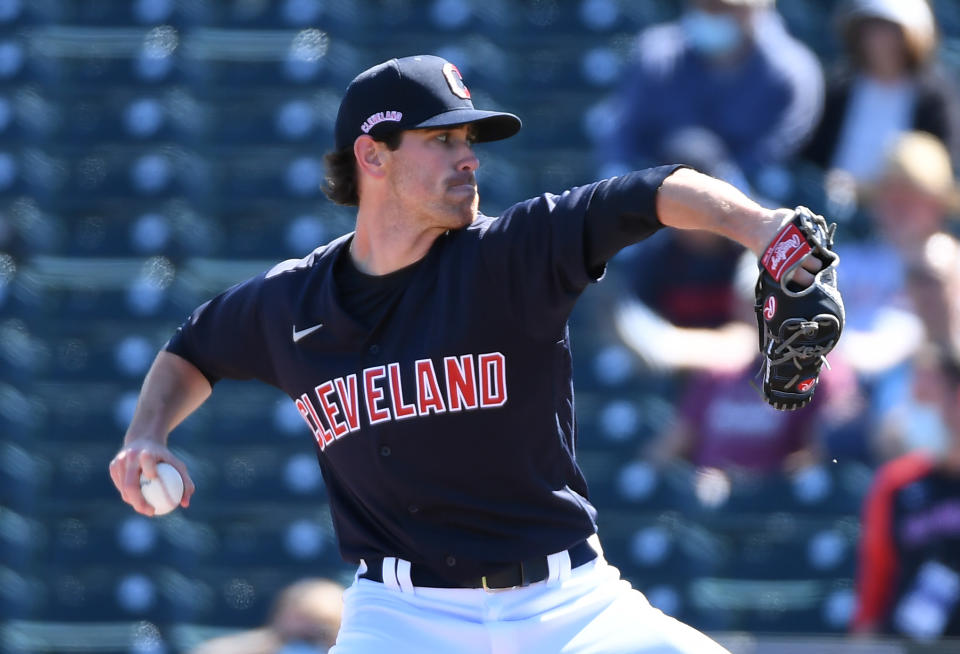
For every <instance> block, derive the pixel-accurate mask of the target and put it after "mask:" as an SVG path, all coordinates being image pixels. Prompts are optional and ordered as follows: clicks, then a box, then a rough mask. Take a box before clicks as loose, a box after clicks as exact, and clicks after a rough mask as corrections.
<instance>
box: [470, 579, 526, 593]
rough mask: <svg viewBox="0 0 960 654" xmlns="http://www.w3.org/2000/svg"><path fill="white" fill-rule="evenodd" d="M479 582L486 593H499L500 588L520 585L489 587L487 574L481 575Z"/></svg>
mask: <svg viewBox="0 0 960 654" xmlns="http://www.w3.org/2000/svg"><path fill="white" fill-rule="evenodd" d="M480 584H481V585H482V586H483V590H485V591H486V592H488V593H499V592H500V591H502V590H513V589H514V588H520V586H504V587H503V588H490V586H488V585H487V576H486V575H483V576H482V577H480Z"/></svg>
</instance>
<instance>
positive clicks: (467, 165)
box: [457, 143, 480, 172]
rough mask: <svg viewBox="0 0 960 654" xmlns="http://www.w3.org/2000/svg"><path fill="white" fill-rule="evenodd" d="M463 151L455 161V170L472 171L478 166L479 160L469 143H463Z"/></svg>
mask: <svg viewBox="0 0 960 654" xmlns="http://www.w3.org/2000/svg"><path fill="white" fill-rule="evenodd" d="M464 148H465V151H464V153H463V155H462V156H461V158H460V159H459V160H458V161H457V170H460V171H469V172H473V171H475V170H476V169H477V168H479V167H480V160H479V159H478V158H477V155H476V153H475V152H474V151H473V148H472V147H471V146H470V144H469V143H467V144H465V145H464Z"/></svg>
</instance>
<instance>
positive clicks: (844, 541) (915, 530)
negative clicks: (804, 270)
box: [0, 0, 960, 654]
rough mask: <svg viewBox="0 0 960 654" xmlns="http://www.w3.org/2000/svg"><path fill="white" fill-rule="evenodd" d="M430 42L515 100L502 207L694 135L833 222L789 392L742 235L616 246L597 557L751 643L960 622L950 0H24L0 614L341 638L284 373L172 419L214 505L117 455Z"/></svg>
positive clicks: (101, 642) (6, 33)
mask: <svg viewBox="0 0 960 654" xmlns="http://www.w3.org/2000/svg"><path fill="white" fill-rule="evenodd" d="M415 53H432V54H439V55H441V56H444V57H446V58H447V59H449V60H451V61H453V62H454V63H455V64H456V65H457V66H458V67H459V69H460V71H461V72H462V73H463V76H464V79H465V80H466V82H467V84H468V86H469V87H470V89H471V91H472V94H473V98H474V101H475V102H476V104H477V105H478V106H481V107H484V108H499V109H504V110H507V111H511V112H514V113H516V114H518V115H519V116H520V117H521V118H522V119H523V122H524V127H523V130H522V131H521V132H520V134H519V135H518V136H517V137H515V138H513V139H510V140H508V141H504V142H499V143H495V144H489V145H481V146H479V147H478V148H477V150H478V154H479V157H480V160H481V168H480V172H479V184H480V194H481V210H482V211H484V213H487V214H490V215H494V214H496V213H499V212H500V211H502V210H503V209H505V208H506V207H508V206H509V205H510V204H512V203H514V202H516V201H519V200H521V199H525V198H527V197H530V196H533V195H537V194H539V193H542V192H546V191H549V192H560V191H562V190H563V189H565V188H568V187H570V186H576V185H579V184H584V183H588V182H591V181H593V180H595V179H599V178H601V177H605V176H609V175H614V174H618V173H620V172H623V171H625V170H629V169H632V168H638V167H643V166H646V165H653V164H657V163H662V162H685V163H689V164H691V165H694V166H695V167H697V168H699V169H701V170H703V171H705V172H708V173H710V174H713V175H716V176H719V177H722V178H724V179H726V180H728V181H730V182H731V183H733V184H735V185H736V186H738V187H739V188H741V189H742V190H744V191H745V192H746V193H748V194H749V195H751V196H752V197H754V198H755V199H757V200H758V201H760V202H761V203H763V204H765V205H767V206H794V205H796V204H805V205H807V206H809V207H811V208H812V209H813V210H814V211H815V212H817V213H822V214H824V215H825V216H826V217H827V218H828V220H833V221H836V222H837V223H838V229H837V232H836V242H837V247H838V250H839V252H840V254H841V260H842V263H841V269H840V270H841V275H840V285H841V289H842V290H843V292H844V294H845V299H846V302H847V310H848V323H847V331H846V333H845V334H844V337H843V339H842V341H841V344H840V347H839V348H838V349H837V350H836V351H835V352H834V353H833V354H832V355H831V357H830V364H831V366H832V367H831V370H829V371H828V372H825V373H824V375H823V379H822V383H821V386H820V388H819V390H818V391H817V397H816V401H815V402H814V404H813V405H812V406H810V407H809V408H807V409H805V410H804V411H802V412H799V413H795V414H784V413H777V412H775V411H773V410H772V409H769V408H768V407H766V406H765V405H764V404H763V402H762V400H761V399H760V398H759V395H758V394H757V392H756V390H755V389H754V388H753V387H752V386H751V383H752V382H754V381H755V380H754V378H755V374H756V371H757V370H758V361H757V360H756V358H755V355H756V343H757V334H756V326H755V324H754V323H753V320H754V318H753V305H752V302H753V300H752V284H753V280H754V279H755V275H756V272H755V271H756V266H755V262H754V261H753V260H751V259H750V258H749V257H747V258H744V256H743V253H742V251H741V249H740V248H739V247H738V246H734V245H733V244H731V243H729V242H727V241H724V240H722V239H719V238H715V237H710V236H706V235H702V234H698V233H688V234H680V233H676V232H673V233H667V232H663V233H660V234H658V235H656V236H655V237H653V238H651V239H650V240H649V241H647V242H644V243H642V244H639V245H638V246H634V247H632V248H629V249H628V250H625V251H624V252H623V253H621V255H619V256H618V257H617V258H616V260H615V261H613V262H611V264H610V266H609V270H608V273H607V278H606V280H605V281H604V282H603V283H601V284H599V285H598V286H597V287H595V288H592V289H590V290H589V291H588V292H587V293H586V294H585V296H584V298H583V299H582V301H581V302H580V304H579V305H578V307H577V309H576V311H575V313H574V315H573V318H572V320H571V331H572V340H573V351H574V356H575V381H576V391H577V404H578V418H579V434H578V451H579V456H578V460H579V462H580V465H581V466H582V468H583V469H584V472H585V473H586V475H587V479H588V481H589V482H590V490H591V494H592V499H593V501H594V503H595V504H596V505H597V506H598V507H599V509H600V536H601V540H602V542H603V544H604V548H605V551H606V556H607V558H608V559H609V560H610V561H611V562H612V563H613V564H614V565H616V566H618V567H619V568H620V570H621V571H622V573H623V575H624V576H625V577H626V578H627V579H629V580H630V581H631V582H632V583H633V584H634V585H635V586H636V587H638V588H640V589H641V590H643V591H644V592H645V593H646V594H647V596H648V597H649V599H650V600H651V602H652V603H653V604H654V605H656V606H658V607H660V608H662V609H663V610H664V611H666V612H668V613H670V614H671V615H674V616H676V617H678V618H680V619H681V620H684V621H686V622H689V623H691V624H693V625H695V626H697V627H698V628H700V629H704V630H707V631H709V632H711V633H714V634H720V635H721V636H722V637H723V638H724V642H725V643H726V644H727V645H728V646H729V647H730V648H731V650H732V651H734V652H736V653H747V652H762V651H778V652H789V651H800V650H796V649H790V648H791V647H800V646H801V645H799V644H800V643H808V644H807V647H812V648H814V649H806V650H803V651H818V652H828V651H837V652H843V651H851V652H853V651H857V652H891V653H892V652H901V651H906V649H907V648H909V647H918V646H919V647H923V648H925V649H923V651H926V652H936V651H942V652H947V651H957V650H955V649H951V647H958V645H957V644H956V643H953V644H952V645H951V644H950V643H948V642H947V641H946V640H945V639H946V638H947V637H949V636H960V415H958V414H960V411H958V410H957V409H956V407H957V405H958V404H960V393H958V389H960V368H958V367H957V357H956V351H957V343H958V341H960V254H958V253H960V249H958V246H957V240H956V236H957V234H958V233H960V230H958V223H957V222H956V220H955V219H954V218H955V214H956V213H957V210H958V208H960V194H958V192H957V188H956V184H955V176H954V170H955V167H956V164H957V162H958V154H960V146H958V143H960V104H958V97H960V96H958V94H957V86H958V80H960V77H958V75H960V2H958V1H957V0H935V1H933V2H931V3H929V4H928V3H926V2H924V1H923V0H854V1H847V0H844V1H839V0H837V1H835V0H778V1H777V2H776V3H775V4H774V3H773V2H767V1H764V0H96V1H84V0H30V1H27V0H0V435H2V441H0V492H2V501H0V552H2V560H0V620H2V624H0V650H2V651H4V652H11V653H17V654H27V653H31V654H32V653H33V652H81V651H82V652H97V653H109V652H136V653H137V654H160V653H170V654H175V653H177V652H188V651H192V650H194V649H195V648H197V647H205V648H207V649H201V650H197V651H202V652H208V653H212V652H221V651H222V652H236V653H241V654H242V652H251V653H252V652H264V653H265V652H281V651H282V652H285V653H286V654H294V653H297V652H320V651H325V647H326V645H324V643H327V642H328V641H329V638H330V634H331V633H335V630H336V620H337V617H336V615H335V614H336V610H335V609H331V608H330V607H331V602H332V605H333V606H334V607H335V605H336V600H335V599H334V600H331V597H333V596H335V594H336V592H338V590H339V588H340V586H345V585H349V583H350V582H351V580H352V576H353V573H354V571H355V570H354V568H353V567H352V566H350V565H347V564H345V563H344V562H343V561H341V560H340V557H339V555H338V553H337V548H336V544H335V542H334V536H333V533H332V526H331V521H330V517H329V513H328V510H327V507H326V504H325V501H324V488H323V483H322V479H321V476H320V473H319V469H318V468H317V464H316V456H315V453H314V448H313V444H312V441H311V439H310V436H309V432H308V431H307V430H306V429H305V427H304V425H303V424H302V420H301V418H300V416H299V415H298V413H297V411H296V409H295V408H294V407H293V405H292V403H291V402H290V401H289V399H288V398H286V397H285V396H283V395H282V394H280V392H279V391H274V390H271V389H268V388H264V387H262V386H259V385H253V384H241V383H231V382H226V381H225V382H221V383H220V384H218V386H217V389H216V392H215V393H214V395H213V396H212V398H211V399H210V401H208V402H207V404H206V405H205V406H204V407H203V408H202V409H201V410H200V411H199V412H198V413H197V414H196V415H194V416H193V417H191V418H190V419H189V420H188V421H187V422H186V423H185V424H184V425H183V426H182V427H180V428H179V429H178V430H177V431H176V432H174V434H173V437H172V439H171V442H172V445H173V449H174V450H175V451H176V452H177V453H178V455H180V456H181V457H182V458H183V459H184V460H185V461H186V462H187V464H188V465H189V466H190V468H191V471H192V474H193V476H194V479H195V481H196V485H197V493H196V495H195V496H194V498H193V501H192V503H191V506H190V508H189V509H188V510H179V511H176V512H174V513H172V514H170V515H168V516H165V517H162V518H157V519H148V518H145V517H142V516H139V515H137V514H135V513H134V512H133V511H132V510H131V509H130V507H128V506H127V505H125V504H123V503H122V502H121V500H120V498H119V496H118V494H117V492H116V491H115V490H114V488H113V486H112V485H111V483H110V479H109V476H108V474H107V464H108V462H109V460H110V459H111V458H112V456H113V454H114V453H115V452H116V450H117V449H118V446H119V444H120V440H121V438H122V435H123V432H124V430H125V428H126V426H127V424H128V421H129V419H130V417H131V415H132V411H133V408H134V405H135V402H136V397H137V392H138V389H139V385H140V382H141V380H142V378H143V375H144V374H145V372H146V370H147V368H148V367H149V365H150V362H151V361H152V358H153V356H154V354H155V353H156V351H157V350H158V349H159V348H160V347H161V346H162V345H163V344H164V342H165V341H166V340H167V338H169V336H170V335H171V334H172V332H173V331H174V330H175V329H176V327H177V325H178V324H179V323H180V322H181V321H182V320H183V319H184V318H185V317H186V316H187V315H188V313H189V312H190V311H191V310H192V309H193V308H194V307H195V306H197V305H198V304H200V303H201V302H203V301H204V300H206V299H208V298H209V297H210V296H212V295H213V294H215V293H217V292H219V291H220V290H223V289H224V288H226V287H227V286H229V285H231V284H233V283H236V282H238V281H240V280H242V279H245V278H246V277H248V276H250V275H252V274H255V273H257V272H260V271H261V270H263V269H265V268H267V267H269V266H270V265H271V264H272V263H273V262H276V261H278V260H282V259H286V258H291V257H300V256H303V255H304V254H306V253H307V252H309V251H310V250H312V249H313V248H314V247H316V246H317V245H319V244H322V243H324V242H326V241H327V240H328V239H330V238H332V237H334V236H337V235H339V234H342V233H344V232H346V231H349V230H350V229H351V228H352V221H353V213H352V211H350V210H345V209H344V208H343V207H338V206H336V205H333V204H331V203H329V202H328V201H327V200H326V199H325V198H324V196H323V194H322V193H321V192H320V184H321V181H322V179H323V174H324V171H323V166H322V156H323V154H324V152H326V151H327V150H329V149H330V148H331V147H332V142H333V138H332V128H333V123H334V119H335V117H336V111H337V107H338V104H339V99H340V96H341V94H342V92H343V89H344V88H345V87H346V85H347V84H348V82H349V81H350V79H352V77H353V76H354V75H356V74H357V73H358V72H360V71H361V70H363V69H366V68H367V67H369V66H371V65H374V64H376V63H378V62H380V61H383V60H385V59H388V58H390V57H394V56H404V55H408V54H415ZM478 283H482V280H478ZM517 283H522V280H517ZM858 579H859V581H858ZM323 580H326V581H323ZM291 607H293V608H291ZM291 612H292V613H291ZM251 629H254V631H249V632H247V633H246V634H245V635H243V636H239V637H237V636H232V635H231V634H234V633H235V632H237V631H238V630H251ZM870 634H877V637H876V639H870V638H871V636H870ZM216 637H227V638H240V640H227V641H222V640H221V641H215V642H214V643H209V642H207V641H209V640H210V639H212V638H216ZM244 639H245V640H244ZM204 642H207V644H206V645H201V643H204ZM218 642H219V643H220V645H217V643H218ZM771 643H772V644H771ZM810 643H813V644H810ZM218 647H221V649H218ZM764 647H767V648H768V649H764ZM938 648H939V649H938Z"/></svg>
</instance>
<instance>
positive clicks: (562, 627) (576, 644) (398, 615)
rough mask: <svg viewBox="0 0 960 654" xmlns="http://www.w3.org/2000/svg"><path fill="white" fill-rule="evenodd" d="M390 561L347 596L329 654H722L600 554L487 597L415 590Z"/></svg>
mask: <svg viewBox="0 0 960 654" xmlns="http://www.w3.org/2000/svg"><path fill="white" fill-rule="evenodd" d="M596 549H598V550H599V542H597V543H596ZM564 557H566V567H565V568H564ZM387 561H388V563H389V565H390V567H391V570H393V569H395V570H396V573H397V574H396V575H393V574H391V575H384V579H386V580H387V581H385V583H382V584H381V583H379V582H375V581H370V580H368V579H359V578H358V579H355V580H354V583H353V584H352V585H351V586H350V588H348V589H347V590H346V592H345V593H344V607H343V608H344V610H343V620H342V623H341V627H340V633H339V635H338V637H337V644H336V645H335V646H334V647H333V649H331V650H330V652H331V654H447V653H449V654H694V653H696V654H729V652H728V651H727V650H726V649H724V648H723V647H721V646H720V645H718V644H717V643H715V642H714V641H712V640H711V639H709V638H708V637H707V636H705V635H703V634H702V633H700V632H699V631H697V630H695V629H693V628H692V627H689V626H687V625H685V624H683V623H682V622H679V621H678V620H675V619H673V618H671V617H669V616H667V615H664V614H663V613H662V612H661V611H659V610H658V609H655V608H653V607H652V606H651V605H650V603H649V602H648V601H647V598H646V597H644V596H643V594H642V593H640V592H639V591H637V590H635V589H633V588H632V587H631V586H630V584H629V583H628V582H627V581H625V580H622V579H620V571H619V570H617V569H616V568H615V567H613V566H611V565H609V564H608V563H607V562H606V561H605V560H604V559H603V556H602V555H600V556H598V557H597V558H596V559H594V560H593V561H590V562H589V563H586V564H584V565H581V566H580V567H578V568H575V569H573V570H571V569H570V557H569V555H568V554H567V553H566V552H561V553H559V554H551V555H550V556H549V557H548V563H549V567H550V577H549V578H548V579H547V580H545V581H542V582H539V583H536V584H532V585H530V586H526V587H523V588H511V589H506V590H494V591H489V590H484V589H482V588H477V589H474V588H424V587H415V586H413V585H412V584H411V583H410V576H409V570H410V566H409V563H408V562H406V561H403V560H399V561H398V560H396V559H387ZM394 566H395V567H394ZM365 570H366V568H365V566H364V564H361V567H360V570H359V571H358V573H357V574H358V575H359V574H362V573H363V572H365Z"/></svg>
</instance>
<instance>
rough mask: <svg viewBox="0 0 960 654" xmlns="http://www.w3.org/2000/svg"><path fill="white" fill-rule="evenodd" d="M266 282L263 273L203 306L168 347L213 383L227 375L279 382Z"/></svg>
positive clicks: (229, 376)
mask: <svg viewBox="0 0 960 654" xmlns="http://www.w3.org/2000/svg"><path fill="white" fill-rule="evenodd" d="M263 281H264V275H262V274H261V275H258V276H256V277H253V278H251V279H248V280H247V281H245V282H242V283H240V284H237V285H236V286H233V287H231V288H229V289H227V290H226V291H224V292H223V293H221V294H220V295H218V296H216V297H215V298H213V299H212V300H209V301H208V302H205V303H204V304H201V305H200V306H199V307H197V309H195V310H194V312H193V313H192V314H190V317H189V318H188V319H187V320H186V321H185V322H184V323H183V324H182V325H180V327H179V328H178V329H177V331H176V333H175V334H174V335H173V337H171V339H170V340H169V341H168V342H167V344H166V345H165V346H164V349H165V350H166V351H168V352H172V353H173V354H176V355H178V356H181V357H183V358H184V359H186V360H187V361H189V362H190V363H192V364H193V365H195V366H196V367H197V369H198V370H200V372H201V373H203V375H204V376H205V377H206V378H207V380H208V381H209V382H210V384H211V385H213V384H215V383H216V382H217V381H219V380H220V379H224V378H226V379H241V380H242V379H259V380H261V381H264V382H267V383H269V384H274V383H275V379H274V378H275V375H274V372H273V366H272V364H271V362H270V357H269V352H268V347H267V342H266V340H267V339H266V337H265V334H264V329H263V322H262V307H261V294H262V291H263Z"/></svg>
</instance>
